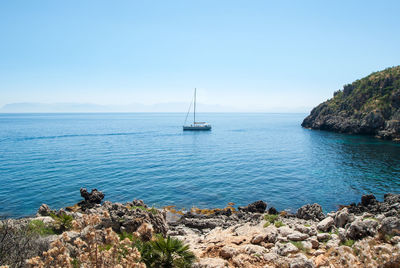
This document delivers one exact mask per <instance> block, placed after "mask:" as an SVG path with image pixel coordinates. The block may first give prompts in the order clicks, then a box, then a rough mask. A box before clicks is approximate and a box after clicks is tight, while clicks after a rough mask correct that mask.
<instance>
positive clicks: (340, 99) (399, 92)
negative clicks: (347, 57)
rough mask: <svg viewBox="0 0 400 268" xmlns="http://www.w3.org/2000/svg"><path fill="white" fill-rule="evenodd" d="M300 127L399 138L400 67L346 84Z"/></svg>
mask: <svg viewBox="0 0 400 268" xmlns="http://www.w3.org/2000/svg"><path fill="white" fill-rule="evenodd" d="M302 126H303V127H307V128H313V129H323V130H332V131H337V132H344V133H354V134H368V135H375V136H377V137H380V138H385V139H399V138H400V66H396V67H392V68H387V69H385V70H383V71H379V72H374V73H372V74H370V75H368V76H367V77H365V78H362V79H360V80H357V81H354V82H353V83H351V84H347V85H345V86H344V87H343V89H342V90H338V91H336V92H335V93H334V96H333V98H332V99H329V100H327V101H326V102H323V103H321V104H320V105H318V106H317V107H315V108H314V109H313V110H312V111H311V114H310V115H309V116H308V117H306V118H305V119H304V121H303V123H302Z"/></svg>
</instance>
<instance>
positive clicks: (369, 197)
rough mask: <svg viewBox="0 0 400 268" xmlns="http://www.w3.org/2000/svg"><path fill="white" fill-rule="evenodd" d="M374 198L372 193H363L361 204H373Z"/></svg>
mask: <svg viewBox="0 0 400 268" xmlns="http://www.w3.org/2000/svg"><path fill="white" fill-rule="evenodd" d="M376 202H377V201H376V198H375V196H374V195H372V194H367V195H363V196H361V204H362V205H363V206H366V207H367V206H369V205H374V204H376Z"/></svg>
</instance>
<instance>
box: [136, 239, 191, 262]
mask: <svg viewBox="0 0 400 268" xmlns="http://www.w3.org/2000/svg"><path fill="white" fill-rule="evenodd" d="M136 246H137V247H138V249H139V251H140V253H141V256H142V261H143V262H144V263H145V264H146V266H147V267H163V268H170V267H171V268H172V267H178V268H186V267H191V266H192V264H193V262H194V261H195V259H196V257H195V255H194V254H193V253H192V252H191V251H190V250H189V246H187V245H184V244H183V242H182V241H181V240H179V239H175V238H171V237H169V236H168V237H167V238H164V237H163V236H162V235H157V236H156V237H155V240H152V241H149V242H145V243H138V244H136Z"/></svg>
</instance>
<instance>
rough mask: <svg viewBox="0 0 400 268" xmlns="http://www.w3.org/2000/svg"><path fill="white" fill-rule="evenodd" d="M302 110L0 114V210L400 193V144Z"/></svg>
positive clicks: (285, 205)
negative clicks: (87, 195) (88, 201)
mask: <svg viewBox="0 0 400 268" xmlns="http://www.w3.org/2000/svg"><path fill="white" fill-rule="evenodd" d="M305 116H306V115H305V114H236V113H231V114H218V113H210V114H200V115H199V117H200V118H199V119H201V120H207V121H209V122H211V123H212V125H213V129H212V131H210V132H183V131H182V128H181V126H182V123H183V122H182V121H183V120H184V117H185V114H179V113H171V114H165V113H160V114H149V113H128V114H111V113H110V114H0V215H3V216H13V217H18V216H24V215H30V214H34V213H35V212H36V210H37V208H38V207H39V206H40V205H41V204H42V203H47V204H48V205H50V206H51V207H52V208H60V207H65V206H68V205H73V204H74V203H76V202H77V201H79V200H80V199H81V198H80V194H79V189H80V188H81V187H87V188H89V189H91V188H97V189H99V190H101V191H103V192H104V193H105V194H106V197H105V199H106V200H110V201H114V202H115V201H118V202H126V201H131V200H133V199H135V198H137V199H143V200H144V201H145V202H146V203H147V204H149V205H155V206H157V207H162V206H165V205H177V206H178V207H181V208H182V207H184V208H190V207H192V206H197V207H209V208H210V207H224V206H226V204H227V203H228V202H235V203H236V205H245V204H248V203H250V202H253V201H256V200H259V199H262V200H265V201H266V202H268V204H269V205H272V206H275V207H276V208H278V209H280V210H281V209H291V210H296V209H297V208H298V207H300V206H302V205H304V204H306V203H314V202H317V203H319V204H321V205H322V206H323V208H324V210H325V211H330V210H334V209H336V208H337V206H338V205H340V204H348V203H350V202H358V201H359V200H360V197H361V195H362V194H365V193H373V194H375V195H376V196H377V197H378V198H379V199H382V198H383V194H384V193H386V192H394V193H400V144H397V143H394V142H388V141H380V140H377V139H374V138H370V137H363V136H352V135H344V134H337V133H331V132H324V131H315V130H308V129H303V128H301V127H300V123H301V121H302V119H303V118H304V117H305Z"/></svg>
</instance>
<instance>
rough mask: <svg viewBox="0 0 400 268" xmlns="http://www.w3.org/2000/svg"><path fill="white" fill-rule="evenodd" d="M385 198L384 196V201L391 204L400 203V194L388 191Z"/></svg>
mask: <svg viewBox="0 0 400 268" xmlns="http://www.w3.org/2000/svg"><path fill="white" fill-rule="evenodd" d="M383 198H384V202H385V203H388V204H389V205H393V204H396V203H400V194H392V193H388V194H385V195H384V197H383Z"/></svg>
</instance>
